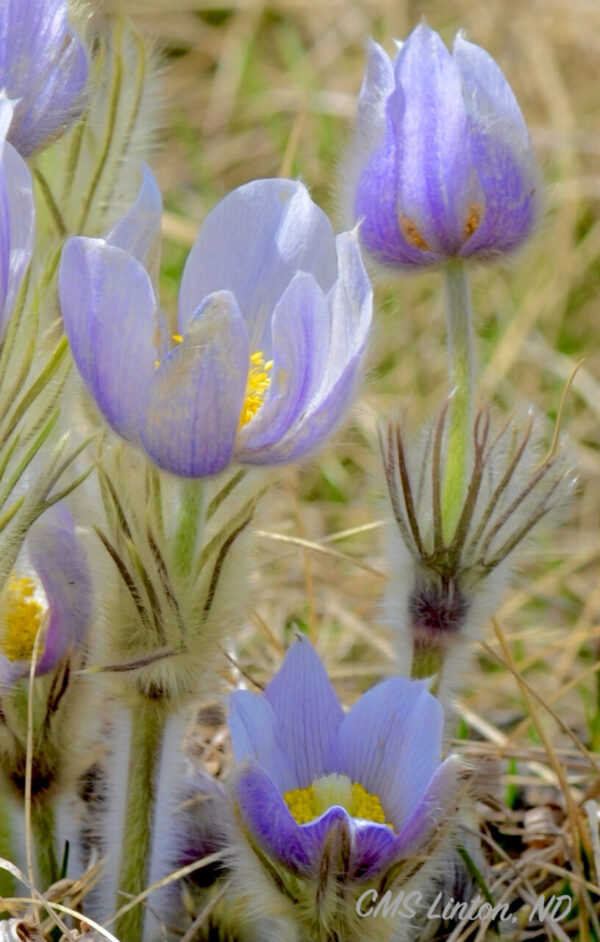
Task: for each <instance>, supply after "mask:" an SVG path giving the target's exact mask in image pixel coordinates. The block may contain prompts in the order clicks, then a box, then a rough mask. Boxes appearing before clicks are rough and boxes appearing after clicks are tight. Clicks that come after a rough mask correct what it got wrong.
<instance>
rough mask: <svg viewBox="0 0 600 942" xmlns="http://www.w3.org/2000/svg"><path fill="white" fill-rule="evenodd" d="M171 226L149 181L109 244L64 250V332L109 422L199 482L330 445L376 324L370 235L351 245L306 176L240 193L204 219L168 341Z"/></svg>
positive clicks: (72, 243)
mask: <svg viewBox="0 0 600 942" xmlns="http://www.w3.org/2000/svg"><path fill="white" fill-rule="evenodd" d="M159 226H160V196H159V194H158V190H157V188H156V184H155V183H154V181H153V178H152V177H151V175H150V173H149V171H146V172H145V175H144V181H143V183H142V189H141V191H140V195H139V196H138V200H137V202H136V204H135V206H134V207H133V208H132V209H131V210H130V212H129V213H128V214H127V216H126V217H125V219H124V220H123V221H122V222H121V223H119V224H118V225H117V226H116V227H115V228H114V229H113V230H112V232H111V233H110V234H109V236H108V237H107V238H106V239H87V238H82V237H74V238H71V239H69V240H68V242H67V243H66V245H65V248H64V251H63V256H62V261H61V266H60V273H59V291H60V300H61V306H62V312H63V320H64V325H65V332H66V334H67V336H68V338H69V342H70V344H71V350H72V353H73V357H74V359H75V363H76V364H77V367H78V369H79V371H80V373H81V375H82V377H83V379H84V381H85V383H86V385H87V387H88V389H89V391H90V393H91V394H92V396H93V398H94V399H95V401H96V404H97V405H98V407H99V409H100V411H101V412H102V413H103V415H104V417H105V418H106V420H107V421H108V422H109V424H110V425H111V426H112V427H113V429H114V430H115V431H116V432H118V434H119V435H121V436H122V437H123V438H126V439H128V440H129V441H131V442H133V443H135V444H136V445H138V446H140V447H141V448H143V449H144V450H145V451H146V453H147V454H148V455H149V457H150V458H151V459H152V461H153V462H154V463H155V464H156V465H158V466H159V467H160V468H163V469H165V470H167V471H171V472H173V473H174V474H178V475H183V476H188V477H202V476H204V475H210V474H215V473H217V472H219V471H221V470H222V469H224V468H225V467H226V466H227V465H228V464H229V463H230V462H231V461H232V460H234V459H235V460H237V461H240V462H242V463H245V464H251V465H252V464H259V465H262V464H277V463H281V462H288V461H293V460H295V459H297V458H300V457H301V456H303V455H305V454H306V453H308V452H311V451H313V450H314V449H315V448H317V447H318V446H320V445H322V444H323V443H324V442H325V440H326V439H327V437H328V436H329V435H330V434H331V432H332V431H333V429H334V428H335V427H336V426H337V425H338V424H339V422H340V421H341V419H342V417H343V416H344V413H345V411H346V409H347V407H348V405H349V404H350V402H351V400H352V397H353V395H354V392H355V390H356V387H357V383H358V380H359V378H360V375H361V366H362V363H363V359H364V355H365V350H366V344H367V337H368V331H369V327H370V323H371V311H372V293H371V286H370V283H369V280H368V278H367V275H366V273H365V270H364V267H363V264H362V260H361V256H360V249H359V245H358V235H357V233H356V232H345V233H343V234H341V235H339V236H337V238H336V237H335V236H334V234H333V230H332V228H331V225H330V223H329V220H328V219H327V217H326V216H325V214H324V213H323V212H322V211H321V210H320V209H319V208H318V207H317V206H316V205H315V204H314V203H313V202H312V200H311V199H310V196H309V194H308V191H307V190H306V188H305V187H304V186H303V185H302V184H301V183H299V182H295V181H291V180H257V181H254V182H253V183H248V184H246V185H245V186H242V187H239V188H238V189H237V190H234V191H233V192H232V193H230V194H229V195H228V196H227V197H226V198H225V199H224V200H222V201H221V202H220V203H219V204H218V206H216V207H215V209H213V211H212V212H211V213H210V214H209V215H208V217H207V218H206V220H205V221H204V224H203V225H202V228H201V230H200V233H199V235H198V238H197V240H196V242H195V244H194V246H193V248H192V250H191V252H190V255H189V257H188V259H187V262H186V265H185V269H184V273H183V278H182V282H181V290H180V296H179V316H178V325H177V333H175V334H173V335H172V338H171V339H169V337H168V332H167V331H166V329H165V322H164V319H163V317H162V315H161V312H160V308H159V302H158V300H157V296H156V281H155V276H156V261H157V251H156V244H157V243H156V236H157V235H158V233H159ZM149 265H151V267H152V271H151V272H150V273H149V267H148V266H149ZM150 275H152V276H153V277H150Z"/></svg>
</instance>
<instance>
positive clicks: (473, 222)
mask: <svg viewBox="0 0 600 942" xmlns="http://www.w3.org/2000/svg"><path fill="white" fill-rule="evenodd" d="M482 216H483V206H482V205H481V203H471V205H470V206H469V212H468V213H467V218H466V220H465V242H466V240H467V239H468V238H470V237H471V236H472V235H473V233H474V232H476V231H477V230H478V229H479V226H480V223H481V217H482Z"/></svg>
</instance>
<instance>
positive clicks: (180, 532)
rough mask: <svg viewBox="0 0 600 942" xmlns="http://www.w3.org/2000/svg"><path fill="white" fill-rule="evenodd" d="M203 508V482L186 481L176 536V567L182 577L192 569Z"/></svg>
mask: <svg viewBox="0 0 600 942" xmlns="http://www.w3.org/2000/svg"><path fill="white" fill-rule="evenodd" d="M202 506H203V495H202V481H194V480H192V481H186V482H185V484H184V486H183V493H182V499H181V506H180V508H179V514H178V519H177V531H176V536H175V554H176V555H175V565H176V568H177V571H178V573H180V574H181V575H182V576H187V575H189V573H190V570H191V568H192V563H193V560H194V552H195V549H196V545H197V542H198V530H199V526H200V521H201V515H202Z"/></svg>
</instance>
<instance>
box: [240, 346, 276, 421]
mask: <svg viewBox="0 0 600 942" xmlns="http://www.w3.org/2000/svg"><path fill="white" fill-rule="evenodd" d="M272 368H273V360H268V361H267V362H266V363H265V357H264V353H263V352H262V350H257V351H256V352H255V353H251V354H250V369H249V370H248V380H247V383H246V397H245V399H244V404H243V406H242V411H241V413H240V428H241V427H242V426H243V425H247V423H248V422H249V421H250V419H253V418H254V416H255V415H256V413H257V412H258V410H259V409H260V407H261V406H262V404H263V399H264V397H265V393H266V391H267V389H268V388H269V386H270V385H271V377H270V376H269V375H268V374H269V372H270V370H271V369H272Z"/></svg>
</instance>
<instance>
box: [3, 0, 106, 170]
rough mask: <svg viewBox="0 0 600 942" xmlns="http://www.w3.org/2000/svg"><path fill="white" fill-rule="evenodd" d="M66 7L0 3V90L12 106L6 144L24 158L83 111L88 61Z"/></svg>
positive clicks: (20, 0) (35, 0)
mask: <svg viewBox="0 0 600 942" xmlns="http://www.w3.org/2000/svg"><path fill="white" fill-rule="evenodd" d="M67 6H68V4H67V2H66V0H3V2H2V4H0V89H1V90H2V91H3V92H4V94H5V95H6V96H7V97H8V98H10V99H12V100H13V104H14V106H15V112H14V117H13V121H12V124H11V127H10V131H9V133H8V140H9V141H10V142H11V144H13V146H14V147H16V149H17V150H18V151H19V153H20V154H22V155H23V156H24V157H28V156H29V155H30V154H32V153H33V152H34V151H36V150H38V149H39V148H40V147H42V146H43V145H44V144H47V143H49V142H50V141H51V140H53V139H54V138H56V137H58V136H59V135H60V134H62V132H63V131H65V130H66V128H67V127H68V126H69V125H70V124H71V122H72V121H74V120H75V118H77V117H78V115H79V114H80V113H81V109H82V102H83V93H84V89H85V84H86V81H87V74H88V59H87V53H86V51H85V47H84V46H83V44H82V42H81V41H80V40H79V38H78V37H77V35H76V34H75V33H74V32H73V30H72V29H71V27H70V26H69V23H68V17H67Z"/></svg>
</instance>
